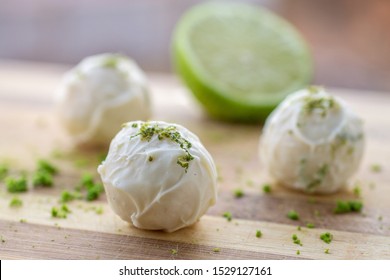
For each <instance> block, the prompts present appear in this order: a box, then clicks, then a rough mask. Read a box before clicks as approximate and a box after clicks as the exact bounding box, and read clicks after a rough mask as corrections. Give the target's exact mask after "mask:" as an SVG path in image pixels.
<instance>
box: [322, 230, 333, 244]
mask: <svg viewBox="0 0 390 280" xmlns="http://www.w3.org/2000/svg"><path fill="white" fill-rule="evenodd" d="M320 238H321V240H322V241H324V242H325V243H327V244H329V243H330V242H332V240H333V235H332V234H331V233H330V232H325V233H323V234H321V235H320Z"/></svg>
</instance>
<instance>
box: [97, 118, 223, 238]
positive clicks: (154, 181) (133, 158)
mask: <svg viewBox="0 0 390 280" xmlns="http://www.w3.org/2000/svg"><path fill="white" fill-rule="evenodd" d="M98 172H99V174H100V176H101V179H102V181H103V184H104V187H105V190H106V194H107V197H108V201H109V204H110V206H111V208H112V209H113V210H114V212H115V213H116V214H117V215H118V216H120V217H121V218H122V219H123V220H125V221H128V222H129V223H132V224H133V225H134V226H136V227H138V228H142V229H149V230H164V231H168V232H172V231H175V230H178V229H180V228H183V227H186V226H189V225H192V224H194V223H195V222H197V221H198V219H199V218H200V217H201V216H202V215H203V214H204V213H205V212H206V211H207V209H208V208H209V207H210V206H212V205H214V204H215V202H216V197H217V193H216V181H217V172H216V167H215V164H214V162H213V159H212V157H211V155H210V154H209V153H208V151H207V150H206V149H205V147H204V146H203V145H202V144H201V142H200V141H199V138H198V137H197V136H196V135H194V134H193V133H192V132H190V131H188V130H187V129H186V128H184V127H182V126H180V125H177V124H169V123H165V122H157V121H153V122H152V121H151V122H142V121H137V122H129V123H127V124H125V125H124V126H123V128H122V130H121V131H120V132H119V133H118V134H117V135H116V136H115V138H114V139H113V140H112V142H111V144H110V148H109V152H108V155H107V158H106V159H105V161H104V162H103V163H102V164H101V165H100V166H99V167H98Z"/></svg>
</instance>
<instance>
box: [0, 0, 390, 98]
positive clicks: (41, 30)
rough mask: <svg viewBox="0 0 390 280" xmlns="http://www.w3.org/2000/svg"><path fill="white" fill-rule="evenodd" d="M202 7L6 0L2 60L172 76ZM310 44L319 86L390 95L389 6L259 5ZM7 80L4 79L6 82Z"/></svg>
mask: <svg viewBox="0 0 390 280" xmlns="http://www.w3.org/2000/svg"><path fill="white" fill-rule="evenodd" d="M200 2H204V1H195V0H127V1H125V0H67V1H61V0H0V38H1V39H0V60H5V59H15V60H27V61H40V62H50V63H65V64H70V65H72V64H76V63H78V62H79V61H80V60H81V59H82V58H83V57H85V56H89V55H92V54H96V53H101V52H121V53H124V54H126V55H129V56H131V57H133V58H134V59H135V60H136V61H137V62H138V64H140V66H141V67H142V68H143V69H144V70H146V71H159V72H172V67H171V61H170V39H171V34H172V31H173V29H174V26H175V23H176V22H177V21H178V19H179V18H180V16H181V14H182V13H183V12H184V11H185V10H186V9H188V8H189V7H191V6H192V5H195V4H197V3H200ZM241 2H251V3H255V4H258V5H262V6H265V7H267V8H269V9H271V10H273V11H274V12H275V13H277V14H279V15H281V16H283V17H285V18H286V19H287V20H288V21H290V22H291V23H292V24H294V25H295V26H296V28H297V29H298V30H299V31H300V32H301V33H302V34H303V36H304V37H305V38H306V40H307V41H308V43H309V45H310V47H311V50H312V53H313V57H314V63H315V79H314V83H316V84H320V85H326V86H338V87H349V88H358V89H372V90H380V91H389V92H390V1H389V0H370V1H367V0H252V1H241ZM0 78H1V77H0Z"/></svg>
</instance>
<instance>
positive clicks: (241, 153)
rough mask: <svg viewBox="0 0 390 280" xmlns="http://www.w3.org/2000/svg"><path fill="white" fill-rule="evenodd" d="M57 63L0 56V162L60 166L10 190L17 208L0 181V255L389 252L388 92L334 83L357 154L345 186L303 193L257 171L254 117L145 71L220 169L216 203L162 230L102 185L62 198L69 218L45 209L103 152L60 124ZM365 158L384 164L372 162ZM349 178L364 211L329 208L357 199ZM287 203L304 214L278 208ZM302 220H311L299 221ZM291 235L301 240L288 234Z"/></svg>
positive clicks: (164, 107)
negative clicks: (356, 166)
mask: <svg viewBox="0 0 390 280" xmlns="http://www.w3.org/2000/svg"><path fill="white" fill-rule="evenodd" d="M65 70H66V67H63V66H58V65H42V64H31V63H30V64H27V63H16V62H5V61H3V62H1V63H0V163H1V162H4V161H5V162H8V163H9V164H10V166H11V169H12V170H13V172H17V171H20V170H25V171H27V172H30V173H31V172H32V171H33V170H34V168H35V163H36V161H37V159H39V158H46V159H48V160H50V161H51V162H53V163H55V164H56V165H58V166H59V167H60V175H58V176H57V177H56V179H55V186H54V187H53V188H35V189H33V188H31V190H29V191H28V192H27V193H25V194H20V195H18V196H19V197H20V198H21V199H22V200H23V206H22V207H20V208H17V209H15V208H11V207H9V202H10V200H11V199H12V197H13V196H14V195H12V194H9V193H7V192H6V190H5V186H4V184H3V183H0V235H1V239H2V242H0V258H1V259H295V258H298V259H390V163H389V160H390V145H389V141H390V110H389V109H390V94H388V93H387V94H386V93H378V92H369V91H367V92H362V91H360V92H358V91H355V90H345V89H333V90H332V92H333V93H334V94H337V95H339V96H341V97H343V98H344V99H346V100H347V101H348V102H349V103H350V104H351V106H352V108H353V109H354V110H356V111H357V112H358V113H359V114H360V115H361V116H362V117H363V118H364V120H365V129H366V133H367V146H366V150H365V156H364V160H363V162H362V165H361V168H360V170H359V172H358V173H357V174H356V176H354V177H353V179H352V180H351V184H350V186H348V188H347V189H346V190H344V191H342V192H339V193H337V194H334V195H330V196H325V195H324V196H309V195H305V194H301V193H298V192H294V191H290V190H287V189H285V188H283V187H281V186H278V185H276V184H274V183H273V182H272V180H271V179H270V178H268V177H267V175H266V174H264V172H263V168H262V166H261V164H260V162H259V159H258V155H257V151H258V140H259V136H260V133H261V127H260V125H238V124H226V123H222V122H217V121H213V120H210V119H208V118H207V117H206V116H205V115H204V114H203V112H202V110H201V108H200V106H199V105H198V103H197V102H196V101H195V100H193V98H192V97H191V95H190V94H189V93H188V91H187V90H186V89H185V88H184V87H183V86H182V85H181V83H180V82H179V81H178V80H177V79H176V78H175V77H173V76H170V75H162V74H149V75H148V77H149V79H150V85H151V88H152V94H153V109H154V113H153V119H156V120H164V121H170V122H176V123H180V124H182V125H184V126H186V127H187V128H189V129H190V130H192V131H193V132H195V133H196V134H197V135H198V136H199V137H200V139H201V140H202V142H203V143H204V145H205V146H206V147H207V149H208V150H209V151H210V153H211V154H212V156H213V157H214V159H215V162H216V164H217V166H218V171H219V200H218V202H217V204H216V205H215V206H214V207H212V208H211V209H210V210H209V211H208V213H207V215H205V216H204V217H202V218H201V219H200V221H199V222H198V223H197V224H195V225H193V226H191V227H188V228H185V229H182V230H179V231H177V232H174V233H164V232H159V231H145V230H139V229H136V228H134V227H132V226H130V225H128V224H127V223H126V222H123V221H122V220H121V219H119V218H118V217H116V215H115V214H114V213H113V212H112V211H111V210H110V208H109V206H108V204H107V202H106V198H105V196H104V195H103V196H102V197H101V198H100V199H99V200H98V201H94V202H85V201H81V200H79V201H73V202H70V203H68V206H69V208H70V209H71V211H72V213H70V214H69V215H68V218H67V219H58V218H52V217H51V214H50V210H51V208H52V207H53V206H57V205H59V203H58V198H59V194H60V193H61V191H62V190H64V189H73V187H74V186H75V185H77V183H78V182H79V180H80V176H81V174H83V173H85V172H92V173H93V174H96V178H98V176H97V173H96V167H97V165H98V163H99V157H100V156H101V154H102V153H105V152H106V151H105V150H102V151H98V150H75V149H74V148H72V145H71V143H70V141H69V139H68V137H67V136H66V134H65V133H64V132H63V131H62V129H61V128H60V127H59V126H58V123H57V120H56V118H55V115H54V112H53V102H52V96H53V92H54V91H55V88H56V86H57V85H58V82H59V80H60V77H61V75H62V74H63V72H64V71H65ZM373 164H379V165H380V166H381V167H382V170H381V171H380V172H373V171H372V170H371V166H372V165H373ZM265 183H270V184H271V185H272V192H271V193H270V194H265V193H263V191H262V186H263V185H264V184H265ZM356 185H359V186H360V187H361V190H362V192H361V197H362V198H361V199H362V200H363V202H364V209H363V212H362V213H360V214H359V213H357V214H344V215H335V214H333V208H334V207H335V202H336V200H338V199H356V196H355V194H354V192H353V188H354V187H355V186H356ZM238 188H240V189H242V190H243V191H244V196H243V197H242V198H236V197H235V196H234V195H233V191H234V190H235V189H238ZM97 209H100V210H103V213H100V214H99V212H100V211H97ZM291 209H294V210H296V211H297V212H298V213H299V214H300V220H298V221H292V220H289V219H288V218H287V217H286V213H287V212H288V211H289V210H291ZM226 211H229V212H231V213H232V215H233V219H232V221H230V222H229V221H227V220H226V219H225V218H223V217H222V214H223V213H224V212H226ZM307 222H311V223H314V224H315V228H314V229H308V228H306V226H305V225H306V223H307ZM298 226H301V230H298V228H297V227H298ZM257 230H261V232H262V233H263V235H262V237H261V238H257V237H256V231H257ZM324 232H330V233H332V234H333V236H334V240H333V241H332V242H331V243H330V244H326V243H324V242H323V241H322V240H320V237H319V236H320V234H321V233H324ZM293 234H297V235H298V237H299V238H300V240H301V242H302V244H303V246H299V245H297V244H294V243H293V242H292V238H291V237H292V235H293ZM215 248H218V249H215ZM172 249H174V251H172ZM325 249H329V254H326V253H325V252H324V250H325ZM297 250H299V251H300V254H299V255H298V254H297Z"/></svg>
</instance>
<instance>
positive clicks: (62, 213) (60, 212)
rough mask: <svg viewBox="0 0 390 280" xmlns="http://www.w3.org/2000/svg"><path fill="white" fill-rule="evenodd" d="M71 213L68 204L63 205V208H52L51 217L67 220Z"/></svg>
mask: <svg viewBox="0 0 390 280" xmlns="http://www.w3.org/2000/svg"><path fill="white" fill-rule="evenodd" d="M69 213H71V211H70V210H69V208H68V206H67V205H66V204H63V205H62V206H61V207H59V208H57V207H52V208H51V216H52V217H53V218H60V219H66V218H67V217H68V214H69Z"/></svg>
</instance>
